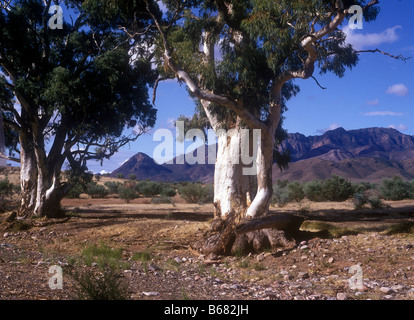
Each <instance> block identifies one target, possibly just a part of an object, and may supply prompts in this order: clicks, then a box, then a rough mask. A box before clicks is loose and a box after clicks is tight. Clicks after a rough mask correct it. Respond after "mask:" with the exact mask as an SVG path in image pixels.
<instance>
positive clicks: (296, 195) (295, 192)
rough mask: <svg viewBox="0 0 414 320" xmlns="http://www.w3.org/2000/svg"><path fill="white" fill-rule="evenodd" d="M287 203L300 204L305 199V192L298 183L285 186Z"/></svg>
mask: <svg viewBox="0 0 414 320" xmlns="http://www.w3.org/2000/svg"><path fill="white" fill-rule="evenodd" d="M287 189H288V195H289V201H295V202H301V201H302V200H303V199H304V198H305V191H304V190H303V186H302V184H301V183H300V182H298V181H295V182H292V183H289V184H288V186H287Z"/></svg>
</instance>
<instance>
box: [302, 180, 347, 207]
mask: <svg viewBox="0 0 414 320" xmlns="http://www.w3.org/2000/svg"><path fill="white" fill-rule="evenodd" d="M304 192H305V196H306V198H308V199H309V200H311V201H316V202H320V201H338V202H341V201H345V200H348V199H349V198H351V197H352V196H353V195H354V193H355V190H354V187H353V185H352V183H351V182H350V181H348V180H346V179H344V178H341V177H338V176H335V175H334V176H332V177H331V178H329V179H325V180H323V181H321V180H314V181H311V182H308V183H306V184H305V187H304Z"/></svg>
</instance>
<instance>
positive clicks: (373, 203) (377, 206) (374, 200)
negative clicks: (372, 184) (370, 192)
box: [368, 196, 385, 209]
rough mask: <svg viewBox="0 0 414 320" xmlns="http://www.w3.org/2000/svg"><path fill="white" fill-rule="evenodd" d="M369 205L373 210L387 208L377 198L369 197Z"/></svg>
mask: <svg viewBox="0 0 414 320" xmlns="http://www.w3.org/2000/svg"><path fill="white" fill-rule="evenodd" d="M368 203H369V205H370V206H371V208H372V209H381V208H384V207H385V204H384V202H382V200H381V199H380V198H379V197H377V196H372V197H369V198H368Z"/></svg>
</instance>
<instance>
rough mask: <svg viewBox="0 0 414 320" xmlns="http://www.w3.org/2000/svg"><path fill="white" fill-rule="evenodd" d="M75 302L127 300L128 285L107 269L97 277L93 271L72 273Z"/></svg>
mask: <svg viewBox="0 0 414 320" xmlns="http://www.w3.org/2000/svg"><path fill="white" fill-rule="evenodd" d="M71 275H72V278H73V279H74V280H75V299H77V300H128V299H129V298H130V297H129V294H128V291H129V289H128V285H127V283H126V282H125V281H124V280H122V278H121V277H120V275H119V274H118V273H117V272H115V271H114V270H112V269H111V268H109V267H107V268H105V270H104V271H103V272H101V273H100V274H99V275H98V276H97V274H96V272H95V271H94V270H84V271H83V272H82V273H80V274H79V273H72V274H71Z"/></svg>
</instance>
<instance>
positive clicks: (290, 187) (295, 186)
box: [271, 180, 305, 207]
mask: <svg viewBox="0 0 414 320" xmlns="http://www.w3.org/2000/svg"><path fill="white" fill-rule="evenodd" d="M304 198H305V192H304V189H303V185H302V184H301V183H300V182H299V181H295V182H292V183H289V182H288V180H283V181H280V180H278V181H276V183H275V185H274V186H273V195H272V200H271V204H272V205H275V204H277V205H278V206H279V207H283V206H285V205H286V204H288V203H289V202H301V201H302V200H303V199H304Z"/></svg>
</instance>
